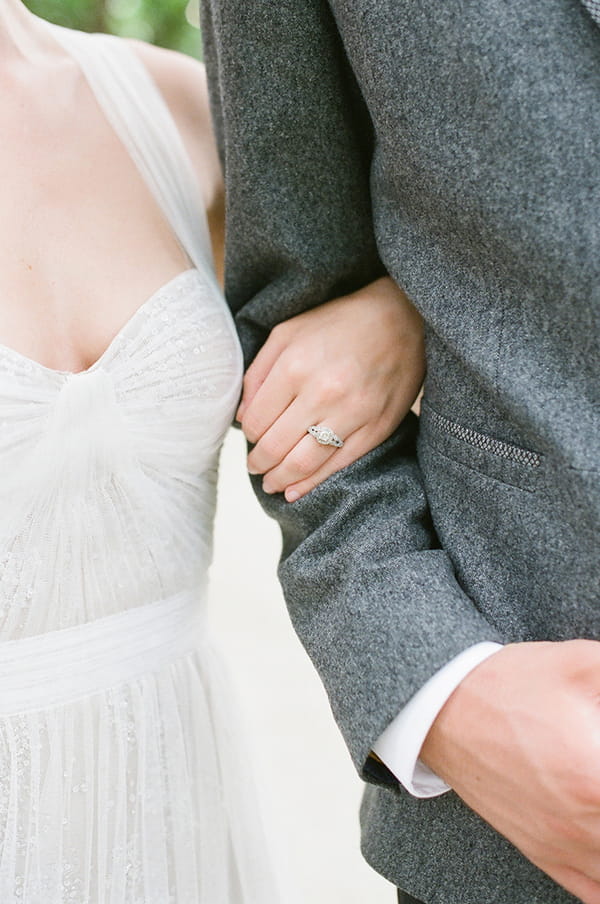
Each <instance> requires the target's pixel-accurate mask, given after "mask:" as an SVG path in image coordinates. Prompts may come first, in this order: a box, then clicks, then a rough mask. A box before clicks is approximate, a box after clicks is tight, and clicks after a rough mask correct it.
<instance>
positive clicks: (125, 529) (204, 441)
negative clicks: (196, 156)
mask: <svg viewBox="0 0 600 904" xmlns="http://www.w3.org/2000/svg"><path fill="white" fill-rule="evenodd" d="M49 27H51V28H53V29H54V34H55V36H56V39H57V40H58V41H59V42H60V43H61V44H62V45H63V46H64V47H65V48H66V49H67V51H68V52H69V53H70V54H71V55H72V56H74V57H75V59H76V60H77V61H78V63H79V65H80V66H81V69H82V70H83V72H84V74H85V76H86V78H87V80H88V82H89V84H90V86H91V88H92V90H93V92H94V94H95V96H96V98H97V100H98V103H99V104H100V106H101V108H102V109H103V111H104V113H105V115H106V117H107V119H108V120H109V122H110V124H111V126H112V128H114V129H115V130H116V132H117V134H118V135H119V136H120V138H121V140H122V141H123V143H124V144H125V146H126V147H127V149H128V150H129V151H130V153H131V155H132V156H133V159H134V161H135V163H136V164H137V166H138V168H139V170H140V172H141V173H142V175H143V177H144V179H145V180H146V182H147V184H148V187H149V189H150V190H151V191H152V192H153V194H154V196H155V197H156V199H157V202H158V204H159V205H160V207H161V208H162V210H163V211H164V214H165V217H166V218H167V220H168V221H169V222H170V224H171V226H172V228H173V230H174V232H175V234H176V235H177V237H178V239H179V242H180V243H181V245H182V247H183V248H184V249H185V251H186V252H187V254H188V256H189V258H190V261H191V262H192V264H193V266H192V267H191V268H190V269H189V270H187V271H186V272H184V273H181V274H180V275H179V276H178V277H176V278H175V279H173V280H172V281H171V282H169V283H168V285H165V286H164V287H163V288H161V289H159V290H158V291H157V292H156V293H155V294H154V295H153V296H152V297H151V298H150V299H148V301H146V302H145V304H143V305H142V307H141V308H140V309H139V310H138V311H137V313H135V314H134V316H133V317H131V319H130V320H129V321H128V322H127V323H126V324H125V325H124V326H123V328H122V329H121V330H120V332H119V333H118V334H117V336H116V337H115V338H114V340H113V341H112V342H111V344H110V346H109V347H108V348H107V350H106V351H105V353H104V354H103V355H102V357H101V358H100V359H99V360H98V361H97V362H96V363H95V364H94V365H93V366H92V367H90V368H89V369H88V370H86V371H84V372H83V373H80V374H71V373H68V372H60V371H56V370H52V369H49V368H47V367H44V366H42V365H41V364H39V363H37V362H35V361H32V360H30V359H28V358H27V357H25V356H23V355H21V354H19V353H17V352H16V351H13V350H11V349H9V348H7V347H4V346H1V347H0V428H1V429H0V462H1V471H0V512H1V516H0V902H2V904H12V902H25V904H66V902H75V904H279V902H280V898H279V895H278V892H277V891H276V888H275V882H274V880H273V879H272V877H271V872H270V866H269V862H268V856H267V851H266V845H265V839H264V836H263V834H262V830H261V825H260V820H259V818H258V814H257V812H256V809H255V806H254V803H253V793H252V788H251V781H250V779H249V777H248V776H247V775H246V773H245V771H244V762H245V758H246V755H247V754H246V751H245V750H244V749H243V748H242V749H238V745H237V744H236V742H237V740H238V739H237V717H236V714H235V712H232V711H231V709H230V708H229V704H228V696H227V691H226V681H225V679H224V677H223V675H222V672H221V669H220V666H219V662H218V660H216V659H215V656H214V653H213V651H212V649H211V646H210V643H209V641H208V638H207V630H206V621H205V616H206V611H205V607H206V604H205V592H206V576H207V569H208V565H209V561H210V557H211V540H212V521H213V510H214V506H215V485H216V473H217V459H218V453H219V447H220V445H221V442H222V439H223V436H224V434H225V432H226V430H227V428H228V427H229V425H230V423H231V421H232V416H233V413H234V410H235V406H236V402H237V400H238V396H239V391H240V381H241V377H242V362H241V355H240V349H239V347H238V343H237V339H236V335H235V330H234V326H233V323H232V320H231V317H230V314H229V312H228V310H227V308H226V305H225V302H224V299H223V297H222V294H221V293H220V291H219V288H218V286H217V284H216V281H215V277H214V274H213V269H212V260H211V253H210V245H209V239H208V231H207V227H206V221H205V217H204V212H203V209H202V204H201V202H200V200H199V192H198V188H197V185H196V182H195V177H194V174H193V172H192V170H191V164H190V163H189V160H188V158H187V157H186V154H185V151H184V149H183V145H182V142H181V139H180V137H179V135H178V132H177V129H176V127H175V125H174V123H173V120H172V119H171V116H170V114H169V111H168V110H167V108H166V106H165V104H164V102H163V100H162V97H161V96H160V94H159V92H158V90H157V88H156V87H155V85H154V83H153V81H152V80H151V78H150V76H149V75H148V73H147V71H146V70H145V68H144V67H143V65H142V64H141V62H140V61H139V60H138V59H137V57H136V56H135V54H134V52H133V51H132V50H131V49H130V47H129V45H128V44H126V43H125V42H122V41H120V40H119V39H116V38H111V37H108V36H99V35H95V36H90V35H84V34H80V33H78V32H71V31H68V30H63V29H58V28H55V27H54V26H49ZM73 215H74V217H76V216H77V211H74V212H73ZM81 228H85V223H81Z"/></svg>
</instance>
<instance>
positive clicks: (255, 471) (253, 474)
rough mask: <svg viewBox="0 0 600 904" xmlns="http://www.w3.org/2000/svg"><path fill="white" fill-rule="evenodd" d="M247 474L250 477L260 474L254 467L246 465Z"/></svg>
mask: <svg viewBox="0 0 600 904" xmlns="http://www.w3.org/2000/svg"><path fill="white" fill-rule="evenodd" d="M248 474H251V475H252V477H256V475H257V474H260V471H257V470H256V468H255V466H254V465H252V466H250V465H248Z"/></svg>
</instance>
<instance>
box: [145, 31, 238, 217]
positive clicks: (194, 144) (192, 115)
mask: <svg viewBox="0 0 600 904" xmlns="http://www.w3.org/2000/svg"><path fill="white" fill-rule="evenodd" d="M128 43H129V44H130V46H131V47H132V48H133V50H134V51H135V53H136V54H137V55H138V57H139V58H140V59H141V61H142V62H143V63H144V65H145V66H146V68H147V69H148V71H149V73H150V75H151V76H152V78H153V79H154V81H155V82H156V84H157V86H158V88H159V90H160V91H161V93H162V95H163V97H164V98H165V100H166V102H167V104H168V106H169V109H170V110H171V113H172V115H173V118H174V119H175V122H176V123H177V125H178V127H179V131H180V132H181V135H182V137H183V140H184V142H185V144H186V147H187V150H188V153H189V154H190V157H191V158H192V162H193V163H194V166H195V168H196V171H197V173H198V176H199V179H200V182H201V184H202V188H203V191H204V194H205V198H206V203H207V207H210V206H211V204H212V202H213V199H214V196H215V195H218V194H220V192H221V182H222V177H221V168H220V164H219V158H218V153H217V149H216V142H215V138H214V132H213V128H212V121H211V113H210V103H209V96H208V83H207V78H206V70H205V67H204V64H203V63H200V62H199V61H198V60H194V59H192V58H191V57H189V56H186V55H185V54H183V53H177V52H176V51H174V50H165V49H163V48H162V47H154V46H153V45H151V44H145V43H144V42H142V41H134V40H128Z"/></svg>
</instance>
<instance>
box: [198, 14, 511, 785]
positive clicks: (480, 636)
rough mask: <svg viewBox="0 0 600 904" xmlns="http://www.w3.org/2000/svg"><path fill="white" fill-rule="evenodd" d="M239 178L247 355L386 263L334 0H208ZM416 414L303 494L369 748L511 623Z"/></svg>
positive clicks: (328, 671) (277, 505) (215, 64)
mask: <svg viewBox="0 0 600 904" xmlns="http://www.w3.org/2000/svg"><path fill="white" fill-rule="evenodd" d="M203 34H204V41H205V55H206V62H207V67H208V73H209V80H210V86H211V96H212V103H213V108H214V116H215V123H216V129H217V137H218V141H219V146H220V152H221V155H222V161H223V166H224V170H225V175H226V182H227V252H226V257H227V267H226V269H227V277H226V291H227V297H228V301H229V304H230V305H231V307H232V309H233V311H234V314H235V316H236V320H237V324H238V328H239V332H240V336H241V339H242V344H243V346H244V352H245V356H246V360H247V361H250V360H251V359H252V357H253V356H254V354H255V353H256V351H257V349H258V348H259V347H260V345H261V344H262V342H263V341H264V339H265V338H266V336H267V335H268V332H269V330H270V329H271V328H272V327H273V326H274V325H275V324H276V323H278V322H280V321H282V320H285V319H287V318H289V317H291V316H293V315H295V314H297V313H299V312H300V311H303V310H306V309H307V308H309V307H311V306H314V305H316V304H319V303H321V302H323V301H326V300H328V299H329V298H332V297H335V296H337V295H340V294H343V293H345V292H349V291H352V290H354V289H357V288H359V287H360V286H363V285H365V284H366V283H368V282H370V281H371V280H373V279H375V278H376V277H377V276H379V275H380V274H381V273H382V272H383V267H382V264H381V262H380V260H379V257H378V254H377V249H376V244H375V239H374V235H373V224H372V219H371V204H370V193H369V166H370V159H371V153H372V147H373V134H372V129H371V124H370V119H369V116H368V112H367V110H366V108H365V105H364V102H363V100H362V97H361V94H360V90H359V87H358V86H357V84H356V81H355V79H354V76H353V73H352V71H351V69H350V67H349V64H348V61H347V59H346V56H345V53H344V49H343V46H342V44H341V41H340V37H339V34H338V32H337V29H336V26H335V22H334V20H333V18H332V16H331V13H330V10H329V7H328V6H327V4H326V3H324V2H322V0H303V2H302V3H298V2H297V0H203ZM416 433H417V419H416V418H415V417H414V416H413V415H410V416H409V417H408V418H407V419H406V421H405V422H404V423H403V424H402V425H401V427H400V428H399V430H398V431H397V432H396V433H395V434H394V436H392V437H391V438H390V439H389V440H388V441H387V442H386V443H384V444H383V445H382V446H381V447H379V448H378V449H376V450H374V451H373V452H372V453H370V454H369V455H368V456H365V458H363V459H362V460H360V461H358V462H356V463H355V464H354V465H352V466H351V467H350V468H347V469H346V470H345V471H343V472H340V473H339V474H337V475H335V476H334V477H332V478H330V479H329V480H328V481H326V482H325V483H324V484H323V485H322V486H320V487H318V488H317V489H316V490H315V491H313V492H312V493H311V494H309V496H307V497H305V498H304V499H302V500H300V502H298V503H295V504H294V505H289V504H287V503H286V502H285V501H284V500H283V498H282V497H281V496H277V497H268V496H265V495H264V494H262V492H261V490H260V480H256V481H255V482H254V485H255V489H256V492H257V494H258V496H259V498H260V499H261V502H262V504H263V505H264V507H265V508H266V510H267V511H268V512H269V513H270V514H271V515H273V516H274V517H275V518H277V520H278V521H279V523H280V525H281V528H282V531H283V540H284V545H283V554H282V559H281V565H280V577H281V581H282V584H283V588H284V592H285V595H286V600H287V603H288V607H289V611H290V614H291V617H292V620H293V623H294V626H295V628H296V631H297V632H298V634H299V636H300V638H301V640H302V642H303V644H304V645H305V647H306V649H307V650H308V652H309V654H310V656H311V658H312V660H313V662H314V663H315V665H316V667H317V669H318V670H319V672H320V674H321V677H322V679H323V682H324V684H325V687H326V689H327V691H328V694H329V697H330V701H331V705H332V709H333V712H334V715H335V717H336V719H337V721H338V724H339V725H340V728H341V730H342V732H343V734H344V736H345V738H346V741H347V744H348V746H349V749H350V751H351V753H352V756H353V758H354V761H355V763H356V765H357V767H358V768H359V770H361V771H362V772H363V774H364V775H365V777H367V778H370V779H373V780H384V781H385V780H390V776H389V774H387V773H386V772H385V770H382V771H381V772H377V769H376V767H374V766H373V761H372V760H371V759H369V758H368V754H369V751H370V750H371V747H372V744H373V743H374V742H375V740H376V739H377V738H378V737H379V735H380V734H381V733H382V732H383V730H384V729H385V728H386V726H387V725H388V724H389V723H390V722H391V721H392V719H393V718H394V717H395V716H396V715H397V714H398V712H399V711H400V710H401V709H402V707H403V706H404V705H405V704H406V703H407V701H408V700H409V699H410V698H411V697H412V696H413V694H414V693H415V692H416V691H417V690H418V689H419V688H420V687H421V686H422V685H423V684H424V683H425V681H426V680H427V679H428V678H429V677H431V675H432V674H434V673H435V672H436V671H437V670H438V669H439V668H440V667H441V666H443V665H444V664H445V663H446V662H448V661H449V660H450V659H451V658H452V657H453V656H455V655H456V654H458V653H459V652H460V651H461V650H463V649H465V648H466V647H468V646H470V645H472V644H475V643H477V642H479V641H484V640H501V638H500V637H499V636H498V634H497V632H496V631H495V630H494V629H493V628H492V627H491V626H490V625H489V624H488V623H487V622H486V621H485V620H484V618H483V617H482V615H481V614H480V612H479V611H478V610H477V608H476V607H475V606H474V604H473V603H472V601H471V600H469V598H468V597H467V596H466V595H465V594H464V592H463V591H462V590H461V588H460V586H459V585H458V583H457V581H456V579H455V576H454V573H453V569H452V566H451V563H450V561H449V559H448V556H447V555H446V554H445V552H444V551H443V549H440V548H438V546H439V544H438V542H437V540H436V537H435V533H434V531H433V529H432V525H431V521H430V517H429V513H428V510H427V504H426V499H425V494H424V490H423V485H422V481H421V476H420V473H419V468H418V465H417V461H416V454H415V439H416Z"/></svg>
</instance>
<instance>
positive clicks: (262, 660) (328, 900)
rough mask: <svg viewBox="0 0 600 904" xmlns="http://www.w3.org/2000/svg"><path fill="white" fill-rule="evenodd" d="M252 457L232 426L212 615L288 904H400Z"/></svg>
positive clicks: (224, 462) (225, 453)
mask: <svg viewBox="0 0 600 904" xmlns="http://www.w3.org/2000/svg"><path fill="white" fill-rule="evenodd" d="M244 456H245V445H244V441H243V438H242V436H241V435H240V434H239V433H238V432H237V431H234V430H232V431H230V434H229V436H228V438H227V441H226V443H225V447H224V450H223V457H222V461H221V477H220V485H219V489H220V493H219V505H218V514H217V530H216V549H215V560H214V565H213V571H212V593H211V606H212V613H211V614H212V620H213V625H214V631H215V634H216V635H217V637H218V639H219V641H220V645H221V649H222V651H223V653H224V655H225V657H226V659H227V661H228V663H229V665H230V669H231V671H232V672H233V674H234V677H235V681H236V685H237V688H238V695H239V696H240V697H241V700H242V703H243V710H244V713H245V716H246V721H247V724H248V726H249V728H250V734H251V744H252V747H253V753H254V757H255V760H256V761H257V770H258V773H259V781H260V784H261V789H262V792H263V798H264V809H265V811H266V813H265V815H266V817H267V822H268V824H269V825H270V826H271V827H272V828H273V830H274V831H275V832H277V833H278V835H279V849H280V857H281V861H282V872H283V874H284V879H285V882H286V883H287V885H288V888H289V889H290V904H291V902H292V901H293V904H394V901H395V898H394V892H393V889H392V887H391V885H389V884H388V883H387V882H386V881H385V880H384V879H381V878H380V877H379V876H378V875H377V874H376V873H374V872H373V871H372V870H371V869H370V867H368V866H367V865H366V863H365V862H364V861H363V860H362V858H361V856H360V853H359V829H358V806H359V801H360V791H361V783H360V781H359V779H358V777H357V775H356V773H355V771H354V767H353V766H352V763H351V761H350V757H349V756H348V754H347V752H346V749H345V747H344V744H343V742H342V740H341V737H340V735H339V734H338V731H337V729H336V727H335V725H334V722H333V717H332V715H331V711H330V709H329V705H328V703H327V698H326V696H325V693H324V691H323V689H322V687H321V684H320V682H319V680H318V678H317V675H316V672H315V671H314V670H313V667H312V665H311V663H310V661H309V659H308V657H307V656H306V654H305V653H304V651H303V650H302V648H301V646H300V644H299V642H298V640H297V639H296V636H295V635H294V632H293V630H292V627H291V624H290V622H289V619H288V616H287V612H286V610H285V605H284V602H283V599H282V597H281V592H280V589H279V585H278V583H277V579H276V574H275V570H276V566H277V558H278V555H279V529H278V527H277V526H276V525H275V524H274V523H272V522H270V521H269V520H268V519H267V518H266V517H265V515H264V514H263V512H262V510H261V508H260V506H259V505H258V503H257V501H256V499H255V497H254V494H253V492H252V489H251V487H250V482H249V480H248V478H247V475H246V473H245V466H244ZM291 892H294V896H293V897H292V895H291ZM257 904H260V902H257ZM286 904H288V902H287V899H286Z"/></svg>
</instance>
